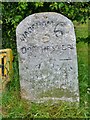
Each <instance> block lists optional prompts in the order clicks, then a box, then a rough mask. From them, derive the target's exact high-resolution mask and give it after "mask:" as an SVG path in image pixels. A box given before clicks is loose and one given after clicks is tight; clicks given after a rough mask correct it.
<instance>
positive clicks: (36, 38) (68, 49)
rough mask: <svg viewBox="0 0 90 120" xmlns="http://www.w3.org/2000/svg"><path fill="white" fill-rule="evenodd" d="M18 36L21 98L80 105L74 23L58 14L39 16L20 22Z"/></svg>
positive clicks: (40, 14) (38, 14) (47, 13)
mask: <svg viewBox="0 0 90 120" xmlns="http://www.w3.org/2000/svg"><path fill="white" fill-rule="evenodd" d="M16 36H17V49H18V53H19V74H20V85H21V95H22V97H23V98H26V99H29V100H32V101H44V100H49V99H53V100H65V101H79V90H78V78H77V77H78V67H77V54H76V38H75V33H74V27H73V24H72V22H71V21H70V20H69V19H68V18H66V17H65V16H63V15H61V14H58V13H54V12H46V13H37V14H33V15H30V16H28V17H26V18H25V19H24V20H23V21H21V22H20V24H19V25H18V26H17V29H16Z"/></svg>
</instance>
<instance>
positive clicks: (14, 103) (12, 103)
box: [2, 23, 90, 119]
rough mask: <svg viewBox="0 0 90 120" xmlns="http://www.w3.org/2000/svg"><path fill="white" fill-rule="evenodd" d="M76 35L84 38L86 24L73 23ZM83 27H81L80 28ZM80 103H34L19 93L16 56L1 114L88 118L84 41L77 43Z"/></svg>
mask: <svg viewBox="0 0 90 120" xmlns="http://www.w3.org/2000/svg"><path fill="white" fill-rule="evenodd" d="M75 28H76V36H77V39H78V37H79V38H80V37H81V38H82V37H83V38H84V39H86V37H87V36H88V31H87V24H83V25H81V24H80V25H77V24H76V23H75ZM82 28H83V29H82ZM77 55H78V71H79V89H80V104H79V106H78V105H76V104H75V103H68V102H64V101H60V102H57V103H52V101H48V102H46V103H41V104H36V103H32V102H30V101H26V100H24V99H20V95H19V92H18V91H19V79H18V69H17V68H18V64H17V58H16V59H15V61H14V64H13V66H14V72H15V74H14V80H13V81H11V83H10V84H8V86H7V90H6V91H5V92H3V97H2V103H3V105H2V107H3V111H2V116H3V117H4V118H24V119H26V118H69V119H70V118H90V113H89V107H88V92H87V88H88V44H87V43H86V42H84V41H82V42H78V43H77Z"/></svg>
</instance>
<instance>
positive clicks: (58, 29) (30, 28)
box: [20, 21, 66, 41]
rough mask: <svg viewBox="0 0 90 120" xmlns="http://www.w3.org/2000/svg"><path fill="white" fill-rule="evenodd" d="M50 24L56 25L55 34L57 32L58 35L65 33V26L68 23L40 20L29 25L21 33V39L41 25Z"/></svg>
mask: <svg viewBox="0 0 90 120" xmlns="http://www.w3.org/2000/svg"><path fill="white" fill-rule="evenodd" d="M48 25H51V26H54V28H53V34H55V36H56V37H59V36H61V35H63V34H65V31H64V26H65V25H66V23H63V22H60V23H58V24H55V21H41V22H40V21H38V22H36V23H34V24H32V25H31V26H29V25H28V27H27V29H26V30H25V31H24V32H23V33H22V34H21V37H20V40H21V41H24V40H25V39H26V38H27V37H28V35H30V34H31V33H32V32H33V31H34V30H37V28H40V27H42V28H44V27H48Z"/></svg>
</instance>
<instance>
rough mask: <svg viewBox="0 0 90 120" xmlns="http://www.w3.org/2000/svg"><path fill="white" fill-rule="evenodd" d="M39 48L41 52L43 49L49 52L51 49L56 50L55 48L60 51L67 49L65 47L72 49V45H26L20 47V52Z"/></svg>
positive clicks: (23, 52)
mask: <svg viewBox="0 0 90 120" xmlns="http://www.w3.org/2000/svg"><path fill="white" fill-rule="evenodd" d="M39 49H40V50H41V51H42V52H45V51H51V53H52V52H53V51H56V50H59V51H60V52H61V51H62V50H67V49H70V50H72V49H74V46H73V45H71V44H67V45H56V46H36V45H34V46H28V47H25V46H24V47H22V48H21V52H22V54H25V53H27V52H33V51H37V50H39Z"/></svg>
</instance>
